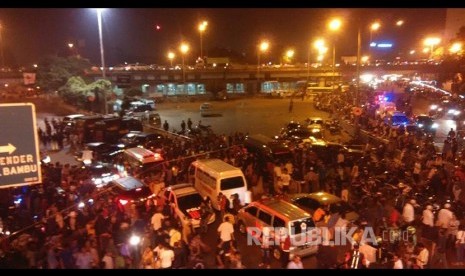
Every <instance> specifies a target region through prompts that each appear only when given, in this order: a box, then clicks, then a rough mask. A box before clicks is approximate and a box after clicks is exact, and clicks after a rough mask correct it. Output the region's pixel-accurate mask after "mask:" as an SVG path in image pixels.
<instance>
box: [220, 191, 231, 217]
mask: <svg viewBox="0 0 465 276" xmlns="http://www.w3.org/2000/svg"><path fill="white" fill-rule="evenodd" d="M218 205H219V207H220V212H221V218H223V217H224V215H225V214H226V210H228V209H229V199H228V198H227V197H226V196H225V195H224V194H223V193H221V192H220V193H219V194H218Z"/></svg>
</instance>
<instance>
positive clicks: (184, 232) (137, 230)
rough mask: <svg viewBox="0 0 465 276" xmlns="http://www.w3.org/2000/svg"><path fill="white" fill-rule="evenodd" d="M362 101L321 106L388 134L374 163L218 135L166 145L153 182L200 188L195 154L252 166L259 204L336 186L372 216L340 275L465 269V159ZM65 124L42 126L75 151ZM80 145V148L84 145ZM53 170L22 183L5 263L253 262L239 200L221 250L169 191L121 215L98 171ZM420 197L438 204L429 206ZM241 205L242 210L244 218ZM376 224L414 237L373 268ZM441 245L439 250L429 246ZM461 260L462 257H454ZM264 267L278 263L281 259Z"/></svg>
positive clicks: (224, 217) (330, 214)
mask: <svg viewBox="0 0 465 276" xmlns="http://www.w3.org/2000/svg"><path fill="white" fill-rule="evenodd" d="M353 96H354V95H352V94H351V92H348V93H347V94H341V95H328V96H322V97H320V98H319V99H318V100H319V101H322V102H323V101H325V102H327V103H328V105H329V106H331V107H332V113H333V115H334V114H338V115H337V116H338V117H340V118H344V119H346V120H347V121H348V122H349V123H352V124H359V125H360V126H361V130H362V131H365V132H367V133H369V134H370V137H375V138H376V139H375V138H371V140H368V142H367V143H365V144H366V145H365V147H364V153H363V156H354V155H350V154H348V153H346V152H342V151H341V152H339V153H337V154H336V155H334V156H331V158H329V159H328V158H327V156H321V155H318V154H317V153H316V152H314V151H313V150H312V148H311V146H309V145H306V144H298V143H289V144H288V147H289V149H290V151H291V157H289V158H287V159H284V160H271V159H264V158H261V157H260V156H258V155H257V154H255V153H252V152H248V151H247V149H246V148H245V147H244V146H243V141H244V139H245V136H246V134H244V133H237V132H236V133H233V134H230V135H225V134H222V135H215V134H214V133H212V132H209V133H207V134H206V135H199V136H197V137H192V138H191V139H183V138H176V139H175V138H173V139H166V141H165V142H164V143H163V144H162V145H161V152H162V154H163V156H164V157H165V160H168V161H166V162H164V163H163V165H162V169H161V170H160V173H157V174H150V173H148V174H147V173H146V174H144V177H143V181H145V182H146V183H147V185H149V186H150V187H153V186H154V183H157V184H160V183H162V186H169V185H174V184H177V183H185V182H188V181H189V177H188V169H189V165H190V163H191V162H193V161H194V160H195V159H197V158H204V157H215V158H220V159H222V160H224V161H225V162H228V163H230V164H232V165H234V166H236V167H240V168H241V169H242V170H243V172H244V175H245V176H246V178H247V183H248V185H249V189H250V190H251V191H252V193H253V199H259V198H260V197H261V196H263V195H276V194H287V193H293V192H309V193H310V192H318V191H326V192H329V193H331V194H334V195H336V196H339V197H341V198H342V199H343V200H344V201H346V202H347V203H348V204H350V205H352V206H354V207H355V208H356V210H357V211H358V213H359V214H360V219H359V220H358V221H356V222H350V223H353V225H356V226H358V227H359V228H358V229H359V230H358V231H357V232H356V233H355V234H354V239H355V240H356V242H357V245H354V246H353V248H352V249H351V251H350V252H348V255H347V257H346V258H345V259H344V260H343V261H342V262H338V263H339V267H340V268H362V267H374V266H375V265H376V264H375V263H378V264H383V265H385V266H389V267H390V268H426V267H434V266H435V265H437V264H441V265H442V266H443V267H447V265H448V264H453V265H456V266H461V265H463V263H464V250H465V235H464V234H463V233H464V229H463V226H464V225H465V224H464V221H463V214H462V213H461V212H460V206H461V203H462V202H465V192H462V191H464V189H465V187H464V183H465V158H464V157H465V155H462V154H461V152H460V151H459V150H458V149H457V150H456V151H454V153H453V155H452V157H451V156H450V155H448V153H447V152H444V153H442V154H438V153H436V150H435V148H434V145H433V144H432V142H431V141H430V140H428V138H427V136H422V135H419V134H416V133H415V134H412V133H410V132H408V131H406V129H405V128H404V129H403V128H391V127H389V126H386V125H385V124H384V121H383V120H382V119H381V118H380V117H379V114H376V112H375V108H374V107H373V106H374V105H370V104H368V103H369V102H370V101H371V99H370V98H368V97H367V98H366V99H364V100H365V101H367V104H365V105H364V108H363V112H362V114H361V115H360V116H359V117H356V116H355V115H353V114H352V112H349V111H350V110H351V109H352V107H353V105H352V103H351V99H352V98H353ZM183 122H185V121H184V120H183V121H182V122H181V126H183V125H184V127H186V126H185V123H184V124H183ZM187 122H188V124H187V128H188V129H192V128H195V127H199V126H200V124H201V123H200V122H199V125H197V126H194V125H193V124H192V122H191V120H190V119H188V120H187ZM172 124H174V123H173V122H172ZM60 129H61V125H60V123H59V121H58V120H56V119H52V121H51V122H50V121H48V120H46V121H45V130H44V131H42V130H39V136H40V139H41V142H42V145H43V146H44V147H47V149H49V150H60V149H63V148H66V147H67V146H69V145H71V143H72V141H71V139H70V138H69V136H68V137H66V136H60V132H61V131H60ZM168 129H169V127H168ZM384 141H386V142H384ZM73 145H74V146H75V147H76V150H79V148H82V146H83V145H81V144H79V143H77V144H73ZM42 166H43V174H44V177H43V183H42V184H41V185H37V186H35V187H32V186H31V187H23V188H21V189H20V190H21V191H20V194H21V195H22V196H23V197H22V201H21V202H20V203H18V204H17V206H16V208H15V209H14V213H12V214H8V216H4V221H3V228H4V229H6V228H7V227H10V228H11V229H12V230H10V231H11V232H13V226H12V225H13V224H14V223H16V224H18V225H19V226H18V227H17V228H16V229H14V230H19V232H17V233H15V234H14V235H10V236H8V235H5V234H4V235H3V236H2V237H1V251H0V253H1V254H0V267H16V268H194V267H196V268H201V267H217V268H243V267H244V265H243V264H242V257H243V254H242V253H241V252H240V251H239V247H240V245H238V244H237V241H236V239H235V235H237V234H236V231H235V226H234V225H235V223H234V220H235V218H234V214H233V215H232V216H231V215H229V214H228V213H229V210H228V209H229V208H228V205H232V201H233V199H229V200H230V201H231V204H227V203H225V204H224V206H223V207H224V208H221V209H222V210H221V212H220V214H219V216H218V217H219V218H220V220H221V221H222V223H221V224H220V226H219V228H218V229H215V232H217V233H218V243H217V244H215V245H214V246H213V248H212V246H209V245H207V244H206V242H205V241H204V238H205V233H208V228H209V227H210V226H209V225H208V224H206V223H203V224H202V223H201V227H200V228H198V229H191V228H189V227H187V228H186V227H185V226H183V225H180V223H179V221H178V220H177V219H176V217H175V214H174V213H173V211H172V208H171V207H170V205H169V203H168V202H166V201H165V200H164V199H163V197H161V196H158V197H155V198H154V199H153V200H150V201H148V202H146V204H145V205H144V206H142V207H141V208H137V207H136V206H129V205H128V206H126V207H125V208H121V206H119V205H118V204H117V202H115V200H114V196H113V195H112V194H111V193H107V192H105V187H104V188H103V189H96V188H95V186H94V185H93V183H92V182H91V181H90V179H89V172H88V171H87V170H86V169H82V168H81V167H80V166H72V165H69V164H61V163H60V162H55V163H52V164H43V165H42ZM418 194H423V195H428V196H429V195H431V196H434V198H435V199H434V201H428V200H427V199H425V200H423V199H422V198H421V197H420V196H419V195H418ZM447 199H449V200H450V201H446V200H447ZM80 202H83V203H84V204H79V203H80ZM225 202H228V201H225ZM420 204H421V205H420ZM436 205H439V206H440V207H441V208H439V209H438V208H437V206H436ZM237 208H239V207H238V206H236V207H235V208H233V209H236V211H237ZM202 210H203V211H202V214H204V218H203V221H204V222H205V221H206V218H207V217H208V214H209V213H211V212H212V210H210V207H209V204H208V202H204V203H203V207H202ZM321 212H322V213H321V214H320V215H319V216H320V217H321V218H322V219H323V218H324V220H325V221H330V222H334V223H333V224H332V226H334V225H336V224H337V222H338V221H339V222H340V220H339V219H342V220H343V219H344V217H343V215H342V214H340V213H338V212H337V211H336V212H334V211H333V210H330V209H322V210H321ZM232 213H234V212H232ZM7 217H9V219H7ZM12 217H13V218H14V219H12ZM348 223H349V222H347V221H346V223H345V224H344V225H348ZM29 225H32V227H29ZM338 225H339V224H338ZM25 227H27V228H26V229H24V228H25ZM366 227H373V228H374V229H375V233H376V234H377V235H378V236H382V235H383V233H384V232H383V231H388V233H401V232H399V231H410V232H409V233H410V234H411V235H410V236H409V238H408V239H407V240H401V239H400V238H396V239H392V240H389V241H382V242H381V243H380V245H379V246H378V247H377V248H378V249H379V250H380V252H382V254H379V256H380V257H379V258H376V259H375V260H374V261H373V260H371V261H369V260H368V257H367V256H365V255H368V254H367V253H366V251H364V252H361V253H359V251H360V249H362V251H363V248H364V247H363V245H364V241H363V240H362V238H361V237H363V231H365V229H367V228H366ZM409 227H413V228H414V229H416V233H414V234H412V233H411V232H412V231H411V229H412V228H409ZM3 232H5V231H3ZM430 243H431V244H434V245H435V246H429V244H430ZM426 244H428V246H426ZM451 245H453V246H454V247H455V248H456V254H455V256H451V255H450V250H446V249H447V248H450V246H451ZM359 246H360V247H359ZM320 252H321V253H319V254H321V255H320V259H319V260H321V263H322V264H321V266H323V263H324V260H323V259H321V256H324V254H325V248H323V249H322V250H320ZM208 256H210V257H213V259H214V260H213V263H212V262H208V261H206V260H207V259H208ZM432 256H433V257H432ZM453 258H455V260H456V262H455V263H452V262H449V260H452V259H453ZM354 259H356V261H354ZM262 266H264V267H269V262H265V263H264V264H263V265H262ZM286 267H288V268H303V266H302V263H301V260H300V256H297V255H293V256H292V258H291V259H290V260H289V263H288V266H286Z"/></svg>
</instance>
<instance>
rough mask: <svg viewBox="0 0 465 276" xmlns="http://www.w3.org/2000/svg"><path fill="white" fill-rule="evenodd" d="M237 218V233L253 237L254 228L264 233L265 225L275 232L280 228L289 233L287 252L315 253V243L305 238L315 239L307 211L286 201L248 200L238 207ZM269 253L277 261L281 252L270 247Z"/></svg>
mask: <svg viewBox="0 0 465 276" xmlns="http://www.w3.org/2000/svg"><path fill="white" fill-rule="evenodd" d="M237 221H238V226H239V232H240V233H242V234H246V233H248V235H251V236H252V237H256V236H257V231H262V232H264V229H265V228H268V229H269V228H270V227H271V228H274V230H275V235H280V234H281V232H282V231H285V232H287V233H289V234H290V239H291V247H290V253H293V254H299V255H300V256H308V255H312V254H315V253H317V252H318V247H319V246H318V242H317V241H316V240H312V239H307V237H315V239H316V238H317V235H318V234H317V232H316V231H318V230H317V229H316V228H315V224H314V222H313V220H312V218H311V215H310V213H308V212H306V211H305V210H303V209H301V208H299V207H297V206H296V205H294V204H292V203H290V202H288V201H285V200H282V199H277V198H267V199H262V200H259V201H254V202H251V203H250V204H249V205H247V206H245V207H243V208H242V209H240V210H239V213H238V214H237ZM302 236H304V237H305V238H303V237H302ZM299 241H301V242H299ZM302 241H305V242H302ZM272 252H273V256H274V257H275V258H276V259H278V260H279V259H280V257H281V255H282V251H281V249H280V247H279V246H274V247H273V251H272Z"/></svg>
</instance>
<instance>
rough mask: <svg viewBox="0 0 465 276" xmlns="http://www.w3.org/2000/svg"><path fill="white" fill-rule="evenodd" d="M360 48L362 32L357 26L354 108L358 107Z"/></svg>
mask: <svg viewBox="0 0 465 276" xmlns="http://www.w3.org/2000/svg"><path fill="white" fill-rule="evenodd" d="M361 48H362V31H361V28H360V24H359V26H358V33H357V80H356V83H357V89H356V91H355V99H354V100H355V103H354V105H355V106H358V105H359V104H360V102H359V101H360V99H359V97H360V95H359V93H360V62H361V57H360V56H361Z"/></svg>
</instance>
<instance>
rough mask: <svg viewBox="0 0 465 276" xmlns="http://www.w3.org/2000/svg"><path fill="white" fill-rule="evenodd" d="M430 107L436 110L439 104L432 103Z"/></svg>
mask: <svg viewBox="0 0 465 276" xmlns="http://www.w3.org/2000/svg"><path fill="white" fill-rule="evenodd" d="M429 109H431V110H436V109H438V106H437V105H435V104H433V105H431V106H430V107H429Z"/></svg>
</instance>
